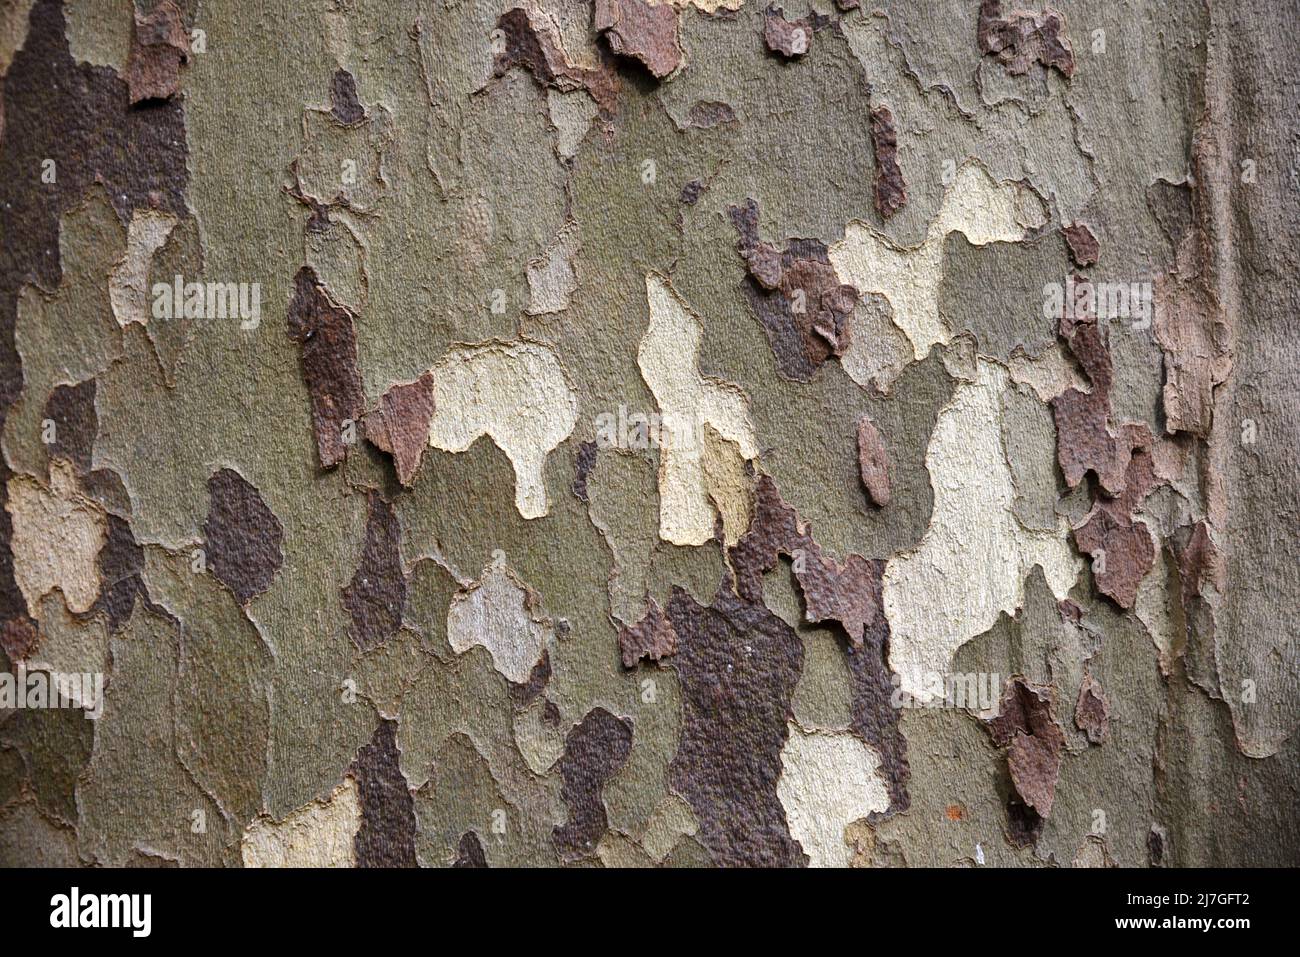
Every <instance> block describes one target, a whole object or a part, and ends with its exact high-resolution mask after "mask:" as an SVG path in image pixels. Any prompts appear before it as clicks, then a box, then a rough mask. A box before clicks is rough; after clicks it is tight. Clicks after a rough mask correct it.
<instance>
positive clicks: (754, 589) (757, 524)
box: [730, 475, 884, 648]
mask: <svg viewBox="0 0 1300 957" xmlns="http://www.w3.org/2000/svg"><path fill="white" fill-rule="evenodd" d="M782 555H784V556H786V557H787V558H789V559H790V561H791V569H792V571H793V572H794V576H795V581H796V582H797V583H798V585H799V588H800V591H801V592H802V593H803V598H804V606H805V616H806V618H807V620H808V621H809V622H811V623H816V622H823V621H836V622H839V623H840V625H841V626H842V627H843V628H844V632H845V635H846V637H847V638H848V639H849V641H850V642H851V643H852V644H853V646H854V647H855V648H856V647H860V646H861V645H862V641H863V633H864V631H865V629H866V628H867V627H869V626H870V625H872V624H874V623H875V622H876V621H877V620H881V619H883V618H884V613H883V609H882V607H881V605H880V600H879V598H880V596H879V589H878V585H879V577H880V569H879V567H878V565H879V563H878V562H874V561H871V560H868V559H865V558H863V557H862V556H861V555H849V556H848V558H847V559H846V560H845V561H844V563H843V564H840V563H839V562H837V561H836V560H835V559H834V558H832V557H830V556H828V555H823V554H822V550H821V546H820V545H818V544H817V542H816V541H815V540H814V539H813V536H812V531H811V529H809V528H808V526H807V525H806V524H805V523H804V522H802V521H800V519H799V516H798V514H797V513H796V512H795V510H794V509H793V508H791V507H790V506H789V505H787V504H786V503H785V502H784V501H783V500H782V498H781V493H780V491H779V490H778V489H777V487H776V483H775V482H773V481H772V478H771V476H769V475H760V476H759V479H758V481H757V482H756V483H755V486H754V517H753V520H752V521H751V522H750V525H749V529H748V530H747V531H746V532H745V534H744V535H742V536H741V537H740V540H739V541H738V542H736V544H735V545H734V546H732V548H731V552H730V557H731V565H732V568H734V569H735V572H736V591H737V593H738V594H739V595H740V596H741V598H744V599H745V600H746V601H750V602H754V603H760V604H761V603H762V601H763V575H764V574H766V573H767V572H769V571H771V570H772V569H773V568H775V567H776V565H777V562H778V561H779V559H780V556H782Z"/></svg>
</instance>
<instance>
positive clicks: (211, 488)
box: [203, 469, 284, 605]
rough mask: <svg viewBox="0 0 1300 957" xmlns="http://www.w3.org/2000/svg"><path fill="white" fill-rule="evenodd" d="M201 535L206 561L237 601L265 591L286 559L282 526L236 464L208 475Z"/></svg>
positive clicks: (242, 603) (242, 601)
mask: <svg viewBox="0 0 1300 957" xmlns="http://www.w3.org/2000/svg"><path fill="white" fill-rule="evenodd" d="M203 537H204V540H205V542H206V545H205V551H206V552H207V563H208V567H209V568H211V569H212V574H213V575H215V576H216V577H217V579H218V580H219V581H221V582H222V583H223V584H225V585H226V587H227V588H229V589H230V590H231V591H232V592H234V593H235V597H236V598H238V599H239V603H240V604H241V605H247V604H248V602H249V600H250V599H252V598H253V596H255V595H260V594H261V593H262V592H264V591H266V589H267V588H268V587H270V584H271V579H272V578H274V577H275V573H276V572H277V571H279V570H280V565H281V564H282V563H283V562H284V552H283V551H281V545H282V543H283V542H284V526H283V525H281V524H280V520H279V519H278V518H276V517H275V513H274V512H272V511H271V509H270V508H269V507H268V506H267V504H266V502H265V501H263V499H262V494H261V493H260V492H259V491H258V490H257V489H256V488H254V487H253V485H252V484H251V483H249V482H248V481H247V480H246V479H245V478H244V477H243V476H242V475H240V474H239V473H238V472H236V471H235V470H234V469H218V470H217V471H216V472H213V473H212V475H211V476H210V477H209V478H208V517H207V520H206V521H205V522H204V523H203Z"/></svg>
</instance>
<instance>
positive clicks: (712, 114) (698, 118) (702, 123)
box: [686, 100, 736, 130]
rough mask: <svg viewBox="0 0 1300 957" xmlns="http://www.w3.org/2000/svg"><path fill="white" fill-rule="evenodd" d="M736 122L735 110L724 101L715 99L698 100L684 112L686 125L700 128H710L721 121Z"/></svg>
mask: <svg viewBox="0 0 1300 957" xmlns="http://www.w3.org/2000/svg"><path fill="white" fill-rule="evenodd" d="M734 122H736V111H735V110H733V109H732V108H731V107H730V105H728V104H726V103H720V102H718V101H716V100H700V101H699V102H697V103H696V104H695V105H694V106H692V107H691V109H690V112H689V113H687V114H686V125H687V126H692V127H695V128H696V129H701V130H710V129H713V127H715V126H719V125H721V124H723V123H734Z"/></svg>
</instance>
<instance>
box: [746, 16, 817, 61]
mask: <svg viewBox="0 0 1300 957" xmlns="http://www.w3.org/2000/svg"><path fill="white" fill-rule="evenodd" d="M829 22H830V20H829V18H828V17H824V16H822V15H821V14H818V13H815V12H814V13H810V14H808V16H806V17H800V18H799V19H798V20H787V19H786V18H785V11H784V10H783V9H781V8H780V7H777V6H769V7H768V8H767V9H766V10H764V11H763V42H764V43H765V44H766V45H767V48H768V49H769V50H771V51H772V52H773V53H776V54H779V55H780V56H782V57H784V58H785V59H787V60H793V59H795V58H797V57H801V56H803V55H804V54H805V53H807V52H808V51H809V50H811V49H812V41H813V34H814V33H815V32H816V31H818V30H820V29H821V28H822V27H824V26H826V24H827V23H829Z"/></svg>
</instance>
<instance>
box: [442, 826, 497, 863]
mask: <svg viewBox="0 0 1300 957" xmlns="http://www.w3.org/2000/svg"><path fill="white" fill-rule="evenodd" d="M451 866H452V867H487V866H488V862H487V855H486V854H484V853H483V842H482V841H480V840H479V839H478V835H477V834H475V833H474V832H473V831H466V832H465V833H464V834H462V835H461V836H460V843H459V844H458V845H457V846H456V863H454V864H452V865H451Z"/></svg>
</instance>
